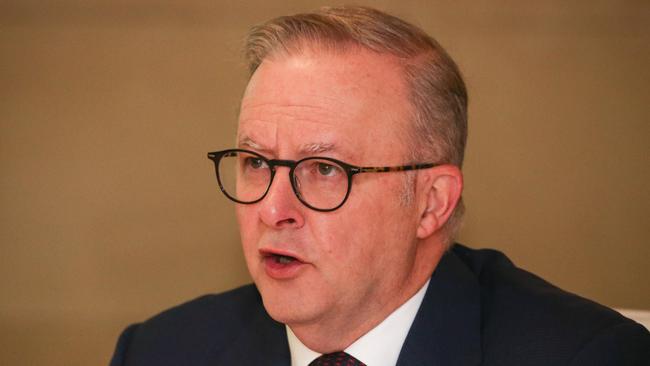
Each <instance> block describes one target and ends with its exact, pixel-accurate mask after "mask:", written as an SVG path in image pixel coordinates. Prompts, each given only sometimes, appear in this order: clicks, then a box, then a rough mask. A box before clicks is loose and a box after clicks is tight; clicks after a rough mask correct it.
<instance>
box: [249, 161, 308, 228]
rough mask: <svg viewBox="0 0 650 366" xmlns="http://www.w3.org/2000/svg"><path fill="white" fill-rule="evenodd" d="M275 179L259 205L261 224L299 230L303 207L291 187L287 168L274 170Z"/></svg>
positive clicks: (302, 223) (302, 222) (301, 224)
mask: <svg viewBox="0 0 650 366" xmlns="http://www.w3.org/2000/svg"><path fill="white" fill-rule="evenodd" d="M276 169H277V171H276V172H275V177H274V178H273V182H272V183H271V187H269V191H268V192H267V194H266V196H265V197H264V199H262V201H260V202H259V203H258V204H259V215H260V219H261V220H262V222H263V223H264V224H265V225H267V226H268V227H271V228H274V229H288V228H295V229H297V228H301V227H302V226H303V225H304V223H305V219H304V216H303V210H304V209H305V207H304V206H303V205H302V203H300V201H298V197H296V195H295V193H294V192H293V188H292V187H291V181H290V179H289V174H288V172H289V168H287V167H278V168H276Z"/></svg>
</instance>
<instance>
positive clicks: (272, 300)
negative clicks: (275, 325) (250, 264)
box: [256, 281, 322, 325]
mask: <svg viewBox="0 0 650 366" xmlns="http://www.w3.org/2000/svg"><path fill="white" fill-rule="evenodd" d="M261 282H262V283H260V282H257V281H256V284H257V288H258V290H259V291H260V294H261V295H262V301H263V302H264V308H265V309H266V312H268V313H269V315H270V316H271V318H273V320H275V321H277V322H280V323H283V324H288V325H291V324H298V323H304V322H309V321H310V320H311V319H314V318H316V314H317V313H318V312H319V311H318V309H317V308H315V307H314V305H315V304H314V303H313V302H311V301H307V302H306V301H305V300H306V299H309V298H310V297H309V296H303V295H301V291H296V290H295V289H287V288H282V287H283V286H274V284H269V283H263V282H264V281H261ZM321 306H322V304H321ZM316 307H318V306H316Z"/></svg>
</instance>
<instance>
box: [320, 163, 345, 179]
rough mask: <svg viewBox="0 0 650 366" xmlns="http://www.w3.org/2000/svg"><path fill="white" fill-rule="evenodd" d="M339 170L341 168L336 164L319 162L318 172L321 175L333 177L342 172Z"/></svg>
mask: <svg viewBox="0 0 650 366" xmlns="http://www.w3.org/2000/svg"><path fill="white" fill-rule="evenodd" d="M339 170H340V169H339V168H338V167H337V166H335V165H332V164H327V163H323V162H319V163H318V173H319V174H320V175H324V176H328V177H331V176H334V175H336V174H338V173H340V172H339Z"/></svg>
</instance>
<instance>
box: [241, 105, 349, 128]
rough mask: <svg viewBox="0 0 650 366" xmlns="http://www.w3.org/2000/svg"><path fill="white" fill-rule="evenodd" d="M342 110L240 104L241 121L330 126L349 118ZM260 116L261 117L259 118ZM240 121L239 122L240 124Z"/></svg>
mask: <svg viewBox="0 0 650 366" xmlns="http://www.w3.org/2000/svg"><path fill="white" fill-rule="evenodd" d="M349 114H350V113H345V109H344V108H333V107H331V106H328V107H321V106H318V105H311V104H310V105H306V104H289V103H286V104H284V103H283V104H278V103H256V104H254V105H253V104H242V108H241V114H240V119H241V121H252V120H257V121H262V122H267V121H274V122H280V121H282V120H293V121H306V122H312V123H319V124H332V123H334V122H335V121H337V120H340V119H342V118H343V119H346V118H349V116H348V115H349ZM260 115H261V116H260ZM241 121H240V122H241Z"/></svg>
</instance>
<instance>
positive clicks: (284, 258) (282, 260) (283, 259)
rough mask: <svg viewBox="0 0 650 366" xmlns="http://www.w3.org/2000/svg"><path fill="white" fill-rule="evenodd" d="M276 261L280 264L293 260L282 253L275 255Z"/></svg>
mask: <svg viewBox="0 0 650 366" xmlns="http://www.w3.org/2000/svg"><path fill="white" fill-rule="evenodd" d="M276 261H277V262H278V263H281V264H288V263H291V261H293V258H291V257H287V256H284V255H279V256H277V257H276Z"/></svg>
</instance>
